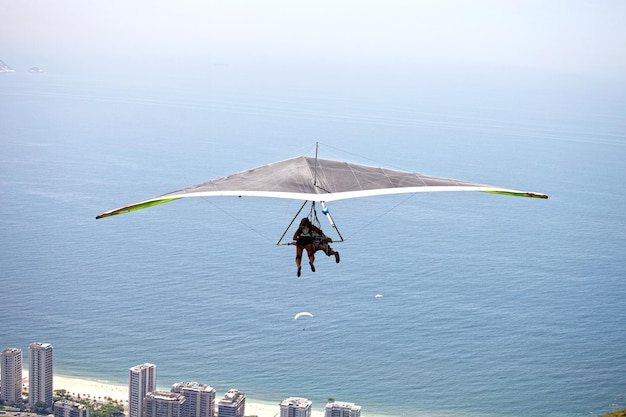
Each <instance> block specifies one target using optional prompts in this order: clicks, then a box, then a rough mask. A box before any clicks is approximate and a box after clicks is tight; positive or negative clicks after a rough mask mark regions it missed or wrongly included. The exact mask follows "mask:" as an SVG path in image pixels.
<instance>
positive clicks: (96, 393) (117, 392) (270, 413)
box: [23, 371, 324, 417]
mask: <svg viewBox="0 0 626 417" xmlns="http://www.w3.org/2000/svg"><path fill="white" fill-rule="evenodd" d="M23 381H24V383H25V384H27V383H28V372H27V371H26V372H24V377H23ZM54 389H55V390H60V389H64V390H66V391H68V392H69V393H70V394H74V395H79V394H80V396H81V397H87V398H91V399H96V400H98V399H100V398H102V399H105V398H111V399H113V400H117V401H119V402H122V403H123V404H125V406H126V404H127V403H128V387H127V386H126V385H118V384H113V383H109V382H101V381H94V380H89V379H84V378H77V377H73V376H68V375H54ZM220 398H221V394H216V399H215V402H216V405H217V401H219V399H220ZM254 415H256V416H258V417H277V416H279V415H280V406H279V405H278V404H275V405H273V404H265V403H259V402H250V401H248V400H246V416H254ZM323 416H324V412H323V411H319V410H317V411H312V412H311V417H323Z"/></svg>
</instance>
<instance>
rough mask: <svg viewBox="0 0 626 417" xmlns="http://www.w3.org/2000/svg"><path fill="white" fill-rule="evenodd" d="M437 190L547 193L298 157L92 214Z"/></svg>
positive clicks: (521, 194)
mask: <svg viewBox="0 0 626 417" xmlns="http://www.w3.org/2000/svg"><path fill="white" fill-rule="evenodd" d="M437 191H481V192H485V193H491V194H503V195H510V196H517V197H532V198H548V196H547V195H546V194H541V193H536V192H529V191H519V190H513V189H508V188H501V187H496V186H493V185H486V184H478V183H473V182H469V181H462V180H456V179H451V178H441V177H433V176H428V175H422V174H418V173H413V172H405V171H398V170H393V169H386V168H379V167H373V166H367V165H361V164H355V163H350V162H342V161H335V160H330V159H320V158H317V157H308V156H298V157H295V158H291V159H287V160H284V161H280V162H275V163H272V164H268V165H264V166H260V167H257V168H252V169H248V170H246V171H241V172H237V173H234V174H231V175H227V176H225V177H222V178H217V179H214V180H211V181H208V182H205V183H202V184H198V185H193V186H190V187H187V188H183V189H180V190H177V191H173V192H170V193H167V194H163V195H160V196H157V197H153V198H150V199H148V200H144V201H140V202H138V203H135V204H131V205H128V206H124V207H120V208H117V209H114V210H110V211H107V212H104V213H102V214H100V215H98V216H97V217H96V219H102V218H105V217H110V216H115V215H117V214H122V213H129V212H131V211H136V210H141V209H144V208H147V207H152V206H155V205H158V204H163V203H167V202H169V201H174V200H178V199H180V198H186V197H215V196H238V197H241V196H251V197H274V198H287V199H295V200H305V201H313V202H316V201H317V202H321V203H322V204H324V203H325V202H330V201H337V200H343V199H348V198H357V197H370V196H377V195H385V194H400V193H420V192H437ZM323 207H324V206H323Z"/></svg>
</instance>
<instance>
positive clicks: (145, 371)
mask: <svg viewBox="0 0 626 417" xmlns="http://www.w3.org/2000/svg"><path fill="white" fill-rule="evenodd" d="M152 391H156V365H153V364H151V363H144V364H142V365H137V366H133V367H132V368H130V378H129V382H128V417H143V402H144V398H145V396H146V394H148V393H149V392H152Z"/></svg>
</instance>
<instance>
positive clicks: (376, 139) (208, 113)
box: [0, 66, 626, 417]
mask: <svg viewBox="0 0 626 417" xmlns="http://www.w3.org/2000/svg"><path fill="white" fill-rule="evenodd" d="M268 73H269V72H268ZM0 75H2V76H1V77H0V126H1V128H0V200H1V202H2V204H0V218H1V219H2V220H1V221H0V323H1V326H0V348H5V347H19V348H21V349H23V350H24V351H25V356H27V348H28V344H29V343H30V342H33V341H43V342H49V343H51V344H53V345H54V347H55V369H56V371H57V372H60V373H63V374H67V375H73V376H77V377H87V378H96V379H101V380H108V381H111V382H116V383H122V384H125V383H126V382H127V372H128V368H129V367H131V366H134V365H136V364H139V363H143V362H151V363H155V364H156V365H157V367H158V385H159V386H160V387H163V388H168V387H169V386H170V385H171V384H173V383H175V382H178V381H182V380H196V381H199V382H202V383H207V384H209V385H212V386H213V387H215V388H216V390H217V391H218V393H221V392H225V391H226V390H228V389H230V388H238V389H239V390H241V391H243V392H245V393H246V394H247V395H248V397H249V398H252V399H255V400H261V401H267V402H272V403H278V402H279V401H281V400H282V399H283V398H285V397H288V396H303V397H307V398H309V399H311V400H312V401H313V403H314V408H315V409H322V408H323V405H324V404H325V402H326V400H327V399H328V398H329V397H333V398H335V399H337V400H340V401H349V402H355V403H357V404H359V405H361V406H362V407H363V414H362V415H364V416H429V417H433V416H457V417H466V416H477V417H496V416H509V417H539V416H573V417H577V416H580V417H582V416H589V415H599V414H602V413H604V412H608V411H610V410H612V409H614V408H617V407H625V408H626V378H624V375H625V374H626V331H625V330H624V329H625V328H626V327H625V324H626V303H625V300H626V282H625V279H626V217H625V215H624V207H625V206H626V193H624V190H623V182H624V180H625V179H626V169H625V168H626V117H625V116H626V114H625V113H626V112H625V111H624V110H625V109H626V106H625V105H626V96H625V95H624V94H623V90H619V89H617V90H616V89H614V88H609V87H608V86H600V88H592V87H586V88H585V87H583V86H581V85H579V84H576V83H574V82H572V85H576V89H571V88H569V87H570V84H568V83H565V82H563V83H561V84H558V83H557V84H550V87H547V86H546V85H539V86H533V84H531V83H527V84H524V85H521V86H518V87H516V88H513V87H510V86H509V87H508V88H497V89H496V88H492V89H490V88H489V87H490V86H492V85H491V84H490V83H488V82H482V83H478V82H477V83H476V84H473V85H471V86H470V87H466V88H459V85H455V86H450V85H447V84H446V83H445V82H440V83H434V84H429V83H428V82H421V83H417V84H409V83H408V82H407V79H406V78H403V77H398V78H396V79H394V80H393V81H390V80H386V81H384V82H382V81H380V82H378V83H373V82H372V79H371V78H359V77H355V78H350V77H344V78H340V79H333V78H332V77H331V76H330V75H328V74H326V75H325V76H320V77H321V78H317V79H315V78H313V79H312V80H313V81H311V82H310V83H309V84H307V86H306V87H303V84H302V83H297V82H295V81H290V80H294V79H295V80H296V81H297V80H298V74H296V76H294V74H290V77H291V78H290V77H287V76H285V75H286V74H282V73H278V74H274V75H272V76H269V75H267V74H264V75H263V76H264V77H266V78H262V79H259V80H250V79H244V78H242V77H239V75H240V74H239V73H238V72H237V68H229V67H222V66H215V67H213V68H212V69H211V72H209V73H208V74H204V75H198V74H194V73H191V74H188V76H186V77H183V76H181V77H178V78H177V77H169V78H168V77H162V78H159V77H158V76H155V75H145V76H141V77H134V78H133V77H130V76H122V75H119V74H117V75H116V74H107V75H96V74H91V75H82V74H81V75H77V74H71V73H61V74H53V73H48V74H28V73H14V74H0ZM300 76H301V77H303V78H304V75H303V74H300ZM259 77H261V75H260V76H259ZM294 77H295V78H294ZM503 85H506V84H502V85H499V86H500V87H502V86H503ZM492 87H493V86H492ZM596 87H597V86H596ZM318 141H319V142H320V155H321V156H322V157H328V158H343V159H349V160H353V161H356V162H363V163H368V164H380V165H385V166H388V167H392V168H398V169H403V170H408V171H416V172H421V173H425V174H431V175H437V176H446V177H452V178H460V179H465V180H469V181H476V182H482V183H488V184H494V185H498V186H503V187H510V188H516V189H523V190H529V191H537V192H545V193H548V194H549V195H550V199H549V200H535V199H523V198H512V197H504V196H494V195H487V194H482V193H431V194H418V195H400V196H384V197H375V198H366V199H355V200H347V201H340V202H335V203H332V204H331V205H330V209H331V212H332V214H333V216H334V218H335V220H336V222H337V223H338V226H339V230H340V232H341V233H342V235H343V236H344V238H345V239H346V241H345V242H343V243H337V244H336V245H335V248H336V249H338V250H339V251H340V252H341V256H342V258H341V263H340V264H338V265H336V264H335V263H334V262H333V261H332V260H331V258H325V257H324V256H318V260H317V262H316V264H317V271H316V272H315V273H312V272H310V271H309V270H307V269H306V268H305V269H304V273H303V276H302V277H301V278H297V277H296V275H295V263H294V253H293V248H291V247H288V246H285V247H283V246H276V245H275V243H276V241H277V240H278V238H279V237H280V236H281V234H282V233H283V231H284V229H285V227H286V226H287V224H288V223H289V221H290V220H291V218H292V217H293V216H294V215H295V213H296V212H297V210H298V209H299V207H300V202H298V201H289V200H273V199H263V198H241V199H239V198H232V199H230V198H215V199H188V200H184V201H176V202H172V203H168V204H165V205H162V206H158V207H154V208H150V209H147V210H143V211H139V212H135V213H131V214H127V215H123V216H117V217H114V218H110V219H103V220H98V221H96V220H95V219H94V217H95V216H96V215H97V214H99V213H101V212H103V211H106V210H110V209H113V208H116V207H119V206H122V205H126V204H129V203H134V202H137V201H140V200H142V199H144V198H148V197H152V196H155V195H159V194H162V193H165V192H168V191H171V190H174V189H178V188H182V187H184V186H187V185H191V184H197V183H200V182H204V181H206V180H209V179H213V178H217V177H220V176H223V175H226V174H229V173H232V172H236V171H239V170H243V169H247V168H251V167H254V166H259V165H263V164H266V163H269V162H273V161H276V160H280V159H286V158H289V157H292V156H297V155H300V154H302V153H305V152H308V153H311V151H312V148H313V144H314V143H315V142H318ZM322 220H323V219H322ZM323 221H324V220H323ZM322 225H324V223H322ZM376 294H381V295H383V297H381V298H376V297H375V295H376ZM299 311H310V312H312V313H313V314H314V315H315V318H314V319H312V320H307V321H303V320H299V321H295V320H294V319H293V317H294V315H295V314H296V313H297V312H299ZM26 362H27V358H26V357H25V363H26Z"/></svg>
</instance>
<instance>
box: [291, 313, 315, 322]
mask: <svg viewBox="0 0 626 417" xmlns="http://www.w3.org/2000/svg"><path fill="white" fill-rule="evenodd" d="M300 317H311V318H313V317H315V316H314V315H313V314H311V313H309V312H308V311H301V312H300V313H298V314H296V315H295V316H294V318H293V319H294V320H298V319H299V318H300Z"/></svg>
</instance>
